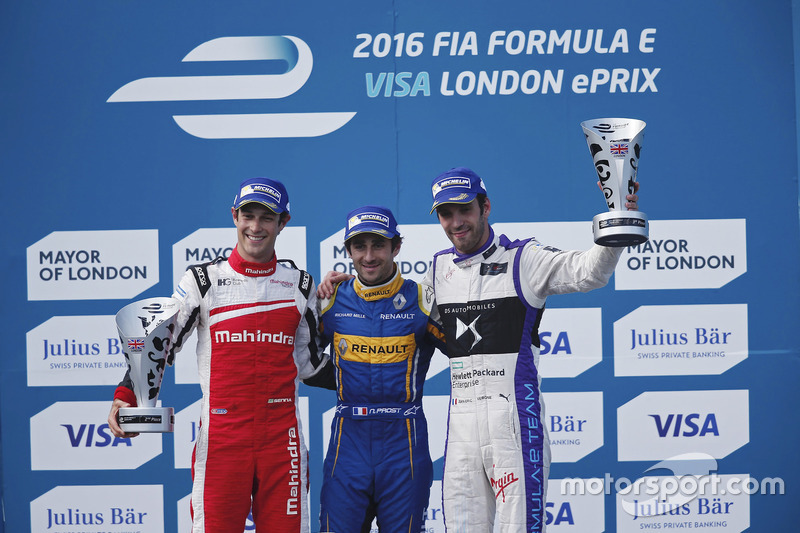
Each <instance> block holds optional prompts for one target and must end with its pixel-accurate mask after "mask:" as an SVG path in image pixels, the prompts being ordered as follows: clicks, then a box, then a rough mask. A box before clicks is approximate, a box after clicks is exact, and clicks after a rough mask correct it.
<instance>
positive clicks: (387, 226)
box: [344, 205, 400, 241]
mask: <svg viewBox="0 0 800 533" xmlns="http://www.w3.org/2000/svg"><path fill="white" fill-rule="evenodd" d="M359 233H377V234H378V235H380V236H382V237H386V238H387V239H391V238H392V237H394V236H395V235H400V233H398V232H397V221H396V220H395V218H394V215H393V214H392V212H391V211H390V210H389V209H387V208H385V207H383V206H380V205H365V206H364V207H359V208H358V209H353V210H352V211H350V212H349V213H347V222H346V223H345V226H344V240H345V241H347V240H348V239H350V237H353V236H354V235H358V234H359Z"/></svg>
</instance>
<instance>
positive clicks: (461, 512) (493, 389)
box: [424, 168, 638, 533]
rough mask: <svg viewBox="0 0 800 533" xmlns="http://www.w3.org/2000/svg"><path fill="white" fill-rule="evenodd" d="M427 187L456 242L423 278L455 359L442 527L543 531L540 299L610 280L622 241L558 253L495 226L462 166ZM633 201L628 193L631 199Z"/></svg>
mask: <svg viewBox="0 0 800 533" xmlns="http://www.w3.org/2000/svg"><path fill="white" fill-rule="evenodd" d="M433 196H434V204H433V209H431V212H433V210H434V209H435V210H436V211H437V216H438V218H439V222H440V224H441V225H442V228H443V229H444V231H445V233H446V234H447V237H448V238H449V239H450V241H451V242H452V243H453V245H454V246H453V248H451V249H448V250H444V251H441V252H439V253H438V254H436V256H435V257H434V261H433V267H432V269H431V270H429V271H428V277H427V278H426V281H425V282H424V283H425V284H427V285H430V286H432V287H433V289H434V295H435V299H436V309H437V310H438V314H439V316H438V318H437V317H436V316H435V315H434V314H433V313H432V315H431V318H432V319H438V320H440V321H441V324H442V328H443V330H444V333H445V338H446V342H447V355H448V357H449V358H450V377H451V387H452V388H451V391H452V392H451V402H450V413H449V422H448V433H447V445H446V449H445V462H444V480H443V485H442V492H443V500H444V520H445V526H446V529H447V531H448V532H459V533H461V532H468V533H472V532H491V531H493V530H494V531H498V530H499V531H501V532H504V533H510V532H521V531H526V532H541V531H544V528H545V493H546V488H547V478H548V472H549V468H550V452H549V443H548V438H547V431H546V428H545V418H544V406H543V404H542V397H541V389H540V376H539V373H538V358H539V337H538V327H539V322H540V320H541V316H542V312H543V311H544V306H545V300H546V298H547V297H548V296H550V295H553V294H564V293H569V292H586V291H589V290H591V289H595V288H598V287H602V286H604V285H606V283H608V280H609V278H610V277H611V275H612V274H613V272H614V268H615V267H616V264H617V260H618V259H619V256H620V253H621V250H622V249H621V248H604V247H601V246H594V247H593V248H591V249H590V250H588V251H586V252H576V251H569V252H562V251H560V250H557V249H555V248H552V247H547V246H543V245H542V244H540V243H539V242H537V241H535V240H533V239H528V240H525V241H514V242H511V241H510V240H509V239H508V238H506V236H505V235H499V236H498V235H495V234H494V232H493V230H492V228H491V227H490V226H489V222H488V216H489V213H490V211H491V204H490V202H489V199H488V197H487V196H486V189H485V187H484V185H483V182H482V180H481V179H480V178H479V177H478V176H477V175H476V174H475V173H474V172H472V171H471V170H469V169H466V168H456V169H452V170H450V171H448V172H445V173H443V174H441V175H440V176H438V177H437V178H436V179H435V180H434V182H433ZM637 199H638V197H636V195H629V196H628V201H629V203H628V207H629V208H634V209H635V207H636V200H637ZM495 521H497V522H498V524H497V526H499V527H495ZM493 528H494V529H493Z"/></svg>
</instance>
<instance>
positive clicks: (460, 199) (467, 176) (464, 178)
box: [431, 167, 486, 213]
mask: <svg viewBox="0 0 800 533" xmlns="http://www.w3.org/2000/svg"><path fill="white" fill-rule="evenodd" d="M431 192H432V193H433V207H431V213H433V210H434V209H436V208H437V207H439V206H440V205H441V204H468V203H470V202H471V201H472V200H474V199H475V197H476V196H477V195H479V194H486V187H485V186H484V185H483V180H482V179H481V178H480V177H479V176H478V175H477V174H475V173H474V172H473V171H471V170H470V169H468V168H464V167H458V168H451V169H450V170H448V171H447V172H443V173H441V174H439V175H438V176H436V178H435V179H434V180H433V183H432V184H431Z"/></svg>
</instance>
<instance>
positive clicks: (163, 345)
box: [116, 298, 178, 433]
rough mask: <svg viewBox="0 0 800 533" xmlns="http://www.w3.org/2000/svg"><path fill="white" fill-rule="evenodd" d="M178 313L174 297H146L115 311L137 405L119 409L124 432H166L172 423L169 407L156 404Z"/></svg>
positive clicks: (173, 418)
mask: <svg viewBox="0 0 800 533" xmlns="http://www.w3.org/2000/svg"><path fill="white" fill-rule="evenodd" d="M177 317H178V301H177V300H175V299H174V298H148V299H146V300H139V301H138V302H134V303H132V304H129V305H126V306H125V307H123V308H122V309H120V310H119V312H118V313H117V317H116V319H117V331H118V332H119V338H120V341H122V351H123V352H124V353H125V359H126V360H127V361H128V368H129V369H130V378H131V381H132V382H133V393H134V394H135V395H136V403H137V407H122V408H121V409H120V410H119V426H120V428H122V430H123V431H125V432H127V433H168V432H172V430H173V427H174V424H175V411H174V409H173V408H172V407H156V403H157V402H158V393H159V391H160V390H161V379H162V378H163V376H164V366H165V365H166V361H167V359H166V358H167V354H168V353H169V350H170V348H171V347H172V338H173V337H172V333H173V330H174V329H175V321H176V319H177Z"/></svg>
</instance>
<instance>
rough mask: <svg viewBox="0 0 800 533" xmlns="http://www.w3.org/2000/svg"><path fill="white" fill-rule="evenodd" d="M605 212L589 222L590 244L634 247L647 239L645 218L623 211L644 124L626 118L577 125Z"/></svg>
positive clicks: (634, 176) (633, 179) (632, 178)
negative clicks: (598, 182)
mask: <svg viewBox="0 0 800 533" xmlns="http://www.w3.org/2000/svg"><path fill="white" fill-rule="evenodd" d="M581 127H582V128H583V133H584V134H585V135H586V143H587V144H588V145H589V151H590V152H591V153H592V159H593V161H594V166H595V169H596V170H597V176H598V178H600V185H601V187H602V188H603V194H604V195H605V198H606V204H607V205H608V209H609V211H608V212H607V213H601V214H599V215H596V216H595V217H594V219H593V220H592V231H593V233H594V242H596V243H597V244H600V245H602V246H612V247H623V246H635V245H637V244H641V243H643V242H645V241H646V240H647V239H648V229H649V228H648V223H647V215H645V214H644V213H642V212H641V211H627V210H625V196H626V195H628V194H633V193H634V192H635V190H634V183H635V182H636V178H637V174H638V168H639V154H640V153H641V149H642V138H643V137H644V127H645V123H644V122H642V121H641V120H636V119H630V118H598V119H594V120H587V121H585V122H581Z"/></svg>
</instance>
